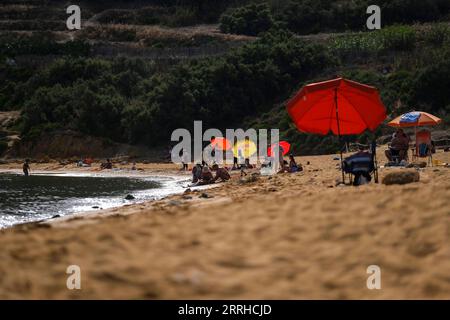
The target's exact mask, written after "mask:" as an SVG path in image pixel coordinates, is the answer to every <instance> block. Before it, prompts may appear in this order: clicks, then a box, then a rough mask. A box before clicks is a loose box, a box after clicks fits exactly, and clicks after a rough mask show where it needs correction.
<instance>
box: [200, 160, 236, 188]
mask: <svg viewBox="0 0 450 320" xmlns="http://www.w3.org/2000/svg"><path fill="white" fill-rule="evenodd" d="M213 172H215V175H213ZM230 179H231V176H230V173H229V172H228V170H227V169H226V168H223V167H220V166H219V165H218V164H213V165H212V166H211V168H210V167H209V166H208V164H206V163H205V162H203V163H197V164H196V165H195V166H194V167H193V168H192V184H195V185H207V184H211V183H214V182H216V181H217V180H220V181H222V182H225V181H228V180H230Z"/></svg>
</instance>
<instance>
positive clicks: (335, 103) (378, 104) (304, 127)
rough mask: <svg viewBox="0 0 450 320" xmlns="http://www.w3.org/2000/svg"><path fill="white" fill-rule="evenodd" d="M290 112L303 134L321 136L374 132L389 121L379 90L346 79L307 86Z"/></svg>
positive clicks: (294, 102) (293, 102)
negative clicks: (331, 133) (367, 130)
mask: <svg viewBox="0 0 450 320" xmlns="http://www.w3.org/2000/svg"><path fill="white" fill-rule="evenodd" d="M287 110H288V113H289V115H290V116H291V118H292V120H293V121H294V123H295V125H296V126H297V128H298V129H299V130H300V131H303V132H309V133H318V134H322V135H326V134H327V133H329V132H330V131H331V132H333V134H335V135H339V136H341V135H351V134H360V133H362V132H364V131H365V130H366V129H369V130H372V131H373V130H375V129H376V128H377V127H378V126H379V125H380V124H381V123H382V122H383V121H384V119H386V108H385V106H384V105H383V102H382V101H381V99H380V95H379V93H378V90H377V89H376V88H374V87H371V86H368V85H365V84H361V83H358V82H354V81H351V80H347V79H343V78H337V79H334V80H329V81H324V82H318V83H312V84H309V85H307V86H304V87H303V88H302V89H301V90H300V91H299V92H298V93H297V95H295V97H294V98H293V99H291V100H290V101H289V102H288V104H287Z"/></svg>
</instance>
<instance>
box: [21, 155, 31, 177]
mask: <svg viewBox="0 0 450 320" xmlns="http://www.w3.org/2000/svg"><path fill="white" fill-rule="evenodd" d="M23 174H24V175H25V176H26V177H28V176H29V175H30V160H29V159H25V162H24V164H23Z"/></svg>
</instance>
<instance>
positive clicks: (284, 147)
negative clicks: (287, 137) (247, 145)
mask: <svg viewBox="0 0 450 320" xmlns="http://www.w3.org/2000/svg"><path fill="white" fill-rule="evenodd" d="M278 146H280V147H281V149H282V150H283V156H285V155H286V154H287V153H288V152H289V150H290V149H291V145H290V144H289V142H287V141H280V142H279V143H274V144H273V145H271V146H270V147H269V148H268V149H267V155H268V156H269V157H271V156H272V152H273V151H272V150H275V148H278Z"/></svg>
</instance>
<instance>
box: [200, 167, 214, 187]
mask: <svg viewBox="0 0 450 320" xmlns="http://www.w3.org/2000/svg"><path fill="white" fill-rule="evenodd" d="M200 180H201V182H202V184H208V183H212V182H214V177H213V174H212V172H211V170H210V169H209V167H208V166H203V168H202V175H201V177H200Z"/></svg>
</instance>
